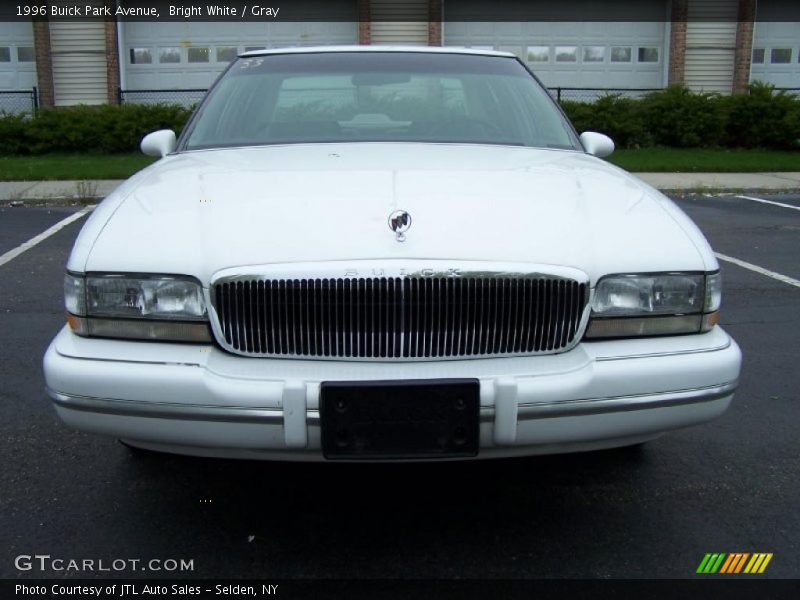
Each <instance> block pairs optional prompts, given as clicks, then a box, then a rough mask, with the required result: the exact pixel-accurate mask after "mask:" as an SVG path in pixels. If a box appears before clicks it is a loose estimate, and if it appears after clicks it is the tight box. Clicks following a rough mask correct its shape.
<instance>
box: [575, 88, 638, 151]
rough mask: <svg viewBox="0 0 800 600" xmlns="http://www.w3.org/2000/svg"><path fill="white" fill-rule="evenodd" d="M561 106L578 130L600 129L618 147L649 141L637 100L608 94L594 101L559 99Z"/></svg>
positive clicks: (634, 146)
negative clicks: (561, 100)
mask: <svg viewBox="0 0 800 600" xmlns="http://www.w3.org/2000/svg"><path fill="white" fill-rule="evenodd" d="M562 106H563V107H564V111H565V112H566V113H567V116H569V118H570V120H571V121H572V123H573V125H575V128H576V129H577V130H578V131H579V132H580V131H597V132H600V133H604V134H606V135H608V136H610V137H611V138H612V139H613V140H614V143H615V144H616V145H617V146H619V147H620V148H637V147H640V146H648V145H650V144H651V143H652V138H651V135H650V133H649V132H648V130H647V127H646V126H645V122H644V120H643V118H642V110H641V101H640V100H636V99H633V98H623V97H622V96H620V95H618V94H609V95H605V96H601V97H600V98H599V99H597V100H596V101H595V102H574V101H563V102H562Z"/></svg>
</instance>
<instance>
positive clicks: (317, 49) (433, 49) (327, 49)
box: [239, 46, 514, 58]
mask: <svg viewBox="0 0 800 600" xmlns="http://www.w3.org/2000/svg"><path fill="white" fill-rule="evenodd" d="M334 52H406V53H428V54H472V55H478V56H503V57H506V58H508V57H513V56H514V54H512V53H511V52H501V51H499V50H479V49H477V48H460V47H458V46H444V47H441V46H303V47H296V48H270V49H264V50H251V51H249V52H242V53H241V54H239V56H240V57H250V56H267V55H270V54H319V53H334Z"/></svg>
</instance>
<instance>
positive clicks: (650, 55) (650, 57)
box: [639, 47, 658, 63]
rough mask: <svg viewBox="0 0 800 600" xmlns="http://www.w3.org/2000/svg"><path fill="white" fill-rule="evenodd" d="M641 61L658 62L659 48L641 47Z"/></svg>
mask: <svg viewBox="0 0 800 600" xmlns="http://www.w3.org/2000/svg"><path fill="white" fill-rule="evenodd" d="M639 62H640V63H657V62H658V48H652V47H644V48H639Z"/></svg>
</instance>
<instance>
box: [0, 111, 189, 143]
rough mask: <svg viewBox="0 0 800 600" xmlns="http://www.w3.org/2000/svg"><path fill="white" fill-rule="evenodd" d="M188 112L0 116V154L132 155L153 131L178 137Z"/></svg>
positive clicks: (39, 112)
mask: <svg viewBox="0 0 800 600" xmlns="http://www.w3.org/2000/svg"><path fill="white" fill-rule="evenodd" d="M190 112H191V111H190V110H189V109H186V108H183V107H182V106H179V105H164V104H159V105H136V104H125V105H114V104H105V105H98V106H87V105H80V106H67V107H59V108H47V109H41V110H40V111H38V113H37V115H36V116H35V117H21V116H18V115H3V116H0V154H44V153H47V152H103V153H117V152H133V151H135V150H136V149H137V148H138V146H139V142H140V141H141V139H142V137H144V136H145V135H146V134H148V133H150V132H152V131H156V130H158V129H174V130H175V131H176V133H179V132H180V131H181V129H183V127H184V125H185V124H186V120H187V119H188V117H189V115H190Z"/></svg>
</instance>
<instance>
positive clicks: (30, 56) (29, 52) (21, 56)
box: [17, 46, 36, 62]
mask: <svg viewBox="0 0 800 600" xmlns="http://www.w3.org/2000/svg"><path fill="white" fill-rule="evenodd" d="M17 60H18V61H19V62H33V61H34V60H36V58H35V55H34V52H33V46H20V47H18V48H17Z"/></svg>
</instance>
